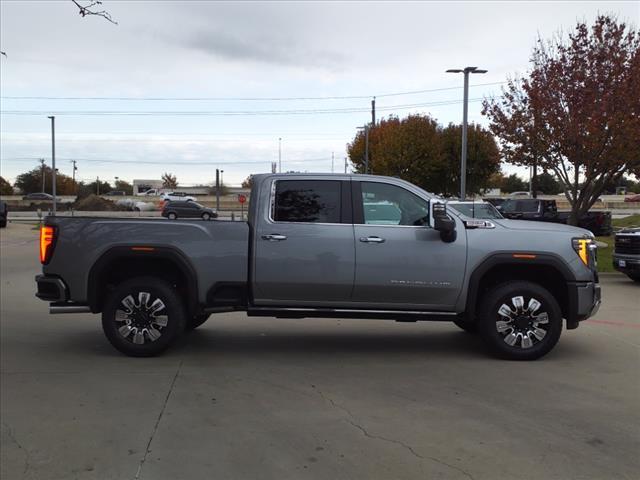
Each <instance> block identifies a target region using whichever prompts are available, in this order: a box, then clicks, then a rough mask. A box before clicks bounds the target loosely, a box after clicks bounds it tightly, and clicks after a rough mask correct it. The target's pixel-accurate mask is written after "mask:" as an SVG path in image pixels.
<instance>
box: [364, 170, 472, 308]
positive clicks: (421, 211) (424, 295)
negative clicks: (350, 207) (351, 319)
mask: <svg viewBox="0 0 640 480" xmlns="http://www.w3.org/2000/svg"><path fill="white" fill-rule="evenodd" d="M353 188H354V196H353V198H354V223H355V225H354V233H355V248H356V272H355V285H354V291H353V301H354V302H358V303H362V304H363V307H362V308H364V307H365V306H366V307H367V308H390V309H407V310H410V309H422V310H451V309H453V307H454V306H455V303H456V300H457V298H458V295H459V293H460V288H461V285H462V281H463V279H464V273H465V266H466V256H467V255H466V235H465V231H464V229H461V225H458V236H457V239H456V240H455V241H454V242H452V243H445V242H443V241H442V240H441V238H440V233H439V232H437V231H436V230H434V229H433V228H431V227H430V226H429V202H428V201H427V200H426V199H424V198H422V197H420V196H418V195H417V194H416V193H413V192H411V191H409V190H407V189H406V188H404V187H402V186H399V185H394V184H391V183H385V182H384V181H380V182H377V181H366V182H365V181H363V182H355V181H354V182H353Z"/></svg>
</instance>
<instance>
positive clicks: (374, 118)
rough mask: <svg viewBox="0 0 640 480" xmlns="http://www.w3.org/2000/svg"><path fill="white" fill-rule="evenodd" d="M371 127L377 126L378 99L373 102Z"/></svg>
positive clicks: (374, 98)
mask: <svg viewBox="0 0 640 480" xmlns="http://www.w3.org/2000/svg"><path fill="white" fill-rule="evenodd" d="M371 126H373V127H375V126H376V97H373V99H372V100H371Z"/></svg>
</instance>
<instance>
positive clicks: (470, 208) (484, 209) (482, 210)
mask: <svg viewBox="0 0 640 480" xmlns="http://www.w3.org/2000/svg"><path fill="white" fill-rule="evenodd" d="M447 206H448V207H451V208H453V209H454V210H456V211H458V212H460V213H461V214H463V215H464V216H466V217H469V218H479V219H481V220H491V219H492V218H493V219H495V218H504V217H503V216H502V215H500V212H499V211H498V210H497V209H496V207H494V206H493V205H491V204H490V203H488V202H474V201H461V200H450V201H448V202H447Z"/></svg>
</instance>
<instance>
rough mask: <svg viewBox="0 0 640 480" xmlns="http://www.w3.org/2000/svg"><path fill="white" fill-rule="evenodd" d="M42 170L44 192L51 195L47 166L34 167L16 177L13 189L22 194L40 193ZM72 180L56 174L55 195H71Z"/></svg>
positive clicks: (49, 170)
mask: <svg viewBox="0 0 640 480" xmlns="http://www.w3.org/2000/svg"><path fill="white" fill-rule="evenodd" d="M43 170H44V185H45V188H44V191H45V192H46V193H49V194H52V193H53V191H52V189H51V187H52V181H51V179H52V170H51V167H49V166H46V165H45V166H44V169H43V168H42V167H35V168H34V169H33V170H30V171H28V172H25V173H21V174H20V175H18V177H17V178H16V181H15V187H16V188H18V189H19V190H20V191H21V192H22V193H23V194H25V195H26V194H28V193H35V192H42V173H43ZM73 190H74V189H73V179H72V178H71V177H68V176H67V175H64V174H62V173H60V172H58V173H57V174H56V194H57V195H73V193H74V191H73Z"/></svg>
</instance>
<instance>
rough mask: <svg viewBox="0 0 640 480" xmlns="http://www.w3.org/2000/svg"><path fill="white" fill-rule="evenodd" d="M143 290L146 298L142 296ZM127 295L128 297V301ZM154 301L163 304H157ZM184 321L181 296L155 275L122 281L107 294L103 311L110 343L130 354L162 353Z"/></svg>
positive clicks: (182, 329)
mask: <svg viewBox="0 0 640 480" xmlns="http://www.w3.org/2000/svg"><path fill="white" fill-rule="evenodd" d="M142 293H147V294H148V295H149V297H146V296H141V294H142ZM128 297H131V299H130V300H128V301H127V298H128ZM143 300H144V301H143ZM157 300H160V301H161V303H162V304H163V305H164V306H163V307H160V305H157V304H156V302H157ZM132 301H133V303H132ZM124 302H126V303H124ZM127 305H131V307H127ZM145 306H146V308H145ZM154 306H155V307H154ZM153 308H155V309H156V311H155V312H153V311H152V310H153ZM116 312H120V313H118V314H117V313H116ZM116 315H117V316H116ZM154 320H156V321H157V322H154ZM185 322H186V313H185V307H184V302H183V301H182V298H180V296H179V295H178V292H176V290H175V289H173V288H172V287H171V285H170V284H169V283H167V282H166V281H164V280H161V279H159V278H155V277H137V278H132V279H130V280H126V281H124V282H122V283H121V284H119V285H118V286H117V287H116V288H115V289H114V290H113V291H112V292H110V293H109V295H108V297H107V299H106V301H105V304H104V307H103V310H102V329H103V330H104V334H105V335H106V336H107V338H108V339H109V342H111V345H113V346H114V347H115V348H116V349H118V350H119V351H120V352H122V353H124V354H125V355H129V356H132V357H152V356H154V355H158V354H160V353H162V352H163V351H164V350H166V349H167V348H168V347H169V346H170V345H171V344H172V343H173V342H174V341H175V340H176V339H177V338H178V337H179V336H180V335H181V334H182V332H183V331H184V328H185ZM125 327H126V328H125ZM123 329H124V331H123ZM125 332H126V333H125ZM154 337H155V338H154ZM140 342H142V343H140Z"/></svg>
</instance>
